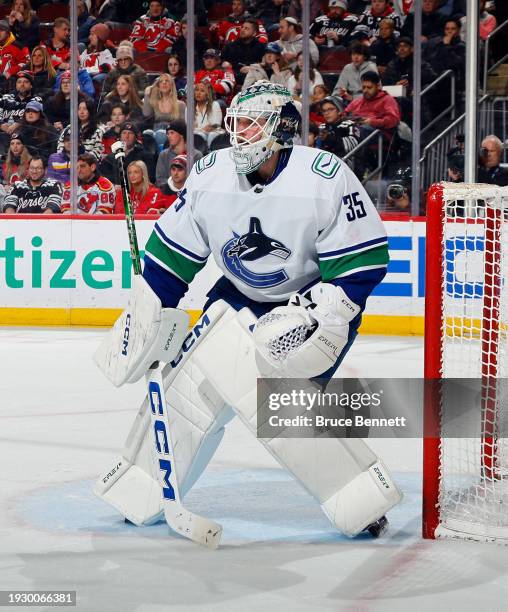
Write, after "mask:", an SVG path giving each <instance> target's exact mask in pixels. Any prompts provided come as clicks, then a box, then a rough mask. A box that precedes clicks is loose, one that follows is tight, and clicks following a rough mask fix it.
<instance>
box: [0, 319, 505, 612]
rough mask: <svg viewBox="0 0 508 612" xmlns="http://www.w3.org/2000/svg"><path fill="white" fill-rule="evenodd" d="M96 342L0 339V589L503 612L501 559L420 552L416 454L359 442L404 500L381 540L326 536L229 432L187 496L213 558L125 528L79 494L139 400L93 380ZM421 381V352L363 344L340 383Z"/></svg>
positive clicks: (436, 547) (216, 603)
mask: <svg viewBox="0 0 508 612" xmlns="http://www.w3.org/2000/svg"><path fill="white" fill-rule="evenodd" d="M102 333H103V332H101V331H83V330H81V331H80V330H72V331H69V330H59V329H35V330H29V329H7V328H4V329H0V372H1V374H0V381H1V384H0V388H1V394H0V402H1V403H0V590H1V589H3V590H6V589H24V590H37V589H41V590H48V589H71V590H76V591H77V596H78V606H77V608H69V609H76V610H79V611H90V612H103V611H104V612H107V611H114V612H117V611H118V612H156V611H157V612H158V611H159V610H177V611H178V610H207V611H208V610H212V611H215V610H217V611H219V610H220V611H228V610H232V611H233V610H234V611H237V610H238V611H240V610H242V611H246V610H247V611H249V610H262V611H263V612H267V611H271V610H277V611H278V612H280V611H286V610H288V611H291V612H292V611H300V610H302V611H303V610H305V611H309V610H321V609H323V610H341V611H342V610H346V611H355V612H358V611H361V612H363V611H367V610H387V611H388V610H390V611H393V610H415V611H420V610H430V611H432V612H439V611H441V610H450V609H451V608H453V609H462V610H479V609H482V610H485V611H490V610H502V609H505V607H506V601H507V600H508V577H507V568H508V548H504V547H497V546H493V545H485V544H476V543H469V542H458V541H439V542H428V541H425V542H424V541H422V540H421V539H420V503H421V494H420V482H421V474H420V473H419V471H420V465H421V449H420V446H421V443H420V442H418V441H413V440H397V441H393V440H377V441H374V442H373V446H375V447H376V449H377V450H378V451H379V452H380V453H381V454H382V456H383V457H384V458H385V460H386V462H387V463H388V465H389V466H390V467H391V468H392V469H393V470H394V471H395V478H396V480H397V482H398V483H399V484H400V486H401V488H402V490H403V492H404V494H405V498H404V501H403V503H402V504H401V505H400V506H398V507H397V508H396V509H394V510H393V511H392V512H391V513H390V515H389V519H390V525H391V528H390V531H389V533H388V535H387V536H386V537H385V538H384V539H382V540H377V541H374V540H372V539H371V538H370V537H367V536H365V537H360V538H357V539H355V540H348V539H347V538H344V537H343V536H341V535H340V534H338V533H337V532H336V531H334V530H333V529H332V528H331V527H330V525H329V523H328V521H327V520H326V519H325V517H324V515H323V514H322V513H321V511H320V509H319V507H318V506H317V504H316V503H315V502H314V501H313V500H312V499H311V498H310V497H309V496H308V495H307V494H306V493H305V492H304V491H303V490H302V489H301V488H300V486H299V485H298V484H297V483H295V482H294V481H292V480H291V479H290V478H289V476H287V474H286V473H285V472H284V471H282V470H281V469H279V467H278V466H277V464H276V463H275V462H274V461H273V459H272V458H271V457H270V456H269V455H268V454H267V453H266V451H265V450H264V449H263V448H262V446H261V445H260V444H259V443H258V442H257V441H256V440H255V439H254V438H253V437H252V436H251V435H250V434H249V433H248V432H247V431H246V430H244V428H243V427H242V425H241V424H240V423H238V422H233V423H231V425H230V426H229V429H228V431H227V433H226V436H225V438H224V441H223V444H222V446H221V448H220V449H219V451H218V453H217V455H216V457H215V459H214V461H213V463H212V464H211V465H210V467H209V469H208V470H207V471H206V472H205V474H204V475H203V477H202V478H201V479H200V480H199V482H198V483H197V485H196V486H195V488H194V489H193V491H192V492H191V493H190V494H189V496H188V497H187V503H188V505H189V508H190V509H192V510H194V511H195V512H198V513H200V514H203V515H204V516H209V517H210V518H213V519H214V520H217V521H219V522H220V523H222V524H223V526H224V535H223V544H222V546H221V548H220V549H219V550H218V551H210V550H207V549H203V548H201V547H199V546H197V545H196V544H193V543H192V542H189V541H187V540H184V539H182V538H180V537H178V536H175V535H173V534H171V533H170V532H169V531H168V529H167V527H166V526H165V525H163V524H160V525H155V526H153V527H147V528H142V529H140V528H136V527H133V526H131V525H127V524H125V523H124V522H123V521H122V519H121V517H120V516H119V515H117V514H116V513H115V512H114V511H113V509H111V508H110V507H109V506H107V505H105V504H104V503H102V502H101V501H100V500H98V499H96V498H95V497H94V496H93V494H92V492H91V489H92V484H93V482H94V480H95V478H96V477H97V476H98V474H99V473H101V472H102V471H103V469H104V467H105V466H107V465H108V463H110V461H111V459H112V458H113V457H114V456H115V455H116V454H117V453H118V452H119V451H120V449H121V447H122V444H123V441H124V438H125V436H126V434H127V431H128V429H129V426H130V423H131V421H132V419H133V415H134V413H135V411H136V409H137V407H138V405H139V403H140V401H141V398H142V396H143V393H144V389H143V384H142V383H139V384H137V385H134V386H128V387H125V388H122V389H115V388H113V387H112V386H111V385H110V384H109V383H108V382H107V381H106V380H105V379H104V378H103V377H102V375H101V374H100V373H99V372H98V371H97V370H96V369H95V366H94V365H93V363H92V360H91V355H92V353H93V351H94V349H95V347H96V346H97V344H98V342H99V340H100V337H101V335H102ZM422 369H423V364H422V342H421V339H412V338H380V337H372V336H370V337H369V336H365V337H360V338H359V339H358V340H357V342H356V343H355V345H354V347H353V350H352V352H351V354H350V355H349V356H348V358H347V360H346V362H345V364H344V366H343V368H342V370H341V374H342V375H343V376H358V375H362V376H399V377H402V376H409V377H411V376H420V375H421V373H422ZM23 609H24V608H23ZM42 609H45V610H50V608H37V607H31V608H30V610H42ZM27 610H28V608H27Z"/></svg>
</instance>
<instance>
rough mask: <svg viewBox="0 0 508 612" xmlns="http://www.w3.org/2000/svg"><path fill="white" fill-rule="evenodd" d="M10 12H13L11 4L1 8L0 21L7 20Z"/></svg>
mask: <svg viewBox="0 0 508 612" xmlns="http://www.w3.org/2000/svg"><path fill="white" fill-rule="evenodd" d="M10 12H11V5H10V4H4V5H3V6H0V19H5V18H6V17H7V15H8V14H9V13H10Z"/></svg>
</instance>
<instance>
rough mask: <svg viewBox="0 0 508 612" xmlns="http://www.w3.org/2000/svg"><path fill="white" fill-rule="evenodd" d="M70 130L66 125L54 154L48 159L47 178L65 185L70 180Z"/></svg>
mask: <svg viewBox="0 0 508 612" xmlns="http://www.w3.org/2000/svg"><path fill="white" fill-rule="evenodd" d="M71 144H72V143H71V129H70V125H68V126H67V127H66V128H65V129H64V131H63V132H62V134H61V135H60V139H59V141H58V144H57V147H56V153H51V155H50V156H49V158H48V178H51V179H54V180H55V181H59V182H60V183H62V185H65V183H67V182H68V181H70V178H71Z"/></svg>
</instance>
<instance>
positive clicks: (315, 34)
mask: <svg viewBox="0 0 508 612" xmlns="http://www.w3.org/2000/svg"><path fill="white" fill-rule="evenodd" d="M347 8H348V3H347V0H328V11H327V13H326V15H320V16H319V17H316V19H314V21H313V22H312V23H311V26H310V35H311V36H312V39H313V41H314V42H315V43H316V45H318V47H332V48H333V47H335V46H337V45H342V46H347V45H348V44H349V37H350V36H351V33H352V32H353V30H354V29H355V27H356V24H357V23H358V18H357V17H356V15H351V14H350V13H348V12H347Z"/></svg>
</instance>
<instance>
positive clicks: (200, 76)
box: [194, 49, 235, 97]
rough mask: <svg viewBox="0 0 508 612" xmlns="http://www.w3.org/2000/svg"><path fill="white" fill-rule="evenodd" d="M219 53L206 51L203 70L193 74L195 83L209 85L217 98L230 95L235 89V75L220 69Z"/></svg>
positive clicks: (214, 50)
mask: <svg viewBox="0 0 508 612" xmlns="http://www.w3.org/2000/svg"><path fill="white" fill-rule="evenodd" d="M220 56H221V54H220V51H217V49H207V50H206V51H205V53H204V54H203V64H204V66H205V67H204V68H203V69H202V70H198V71H197V72H196V73H195V77H194V78H195V83H210V85H211V86H212V89H213V91H214V93H215V94H216V95H217V96H219V97H227V96H229V95H231V93H232V92H233V89H234V88H235V73H234V72H233V71H232V70H223V69H222V68H221V67H220Z"/></svg>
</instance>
